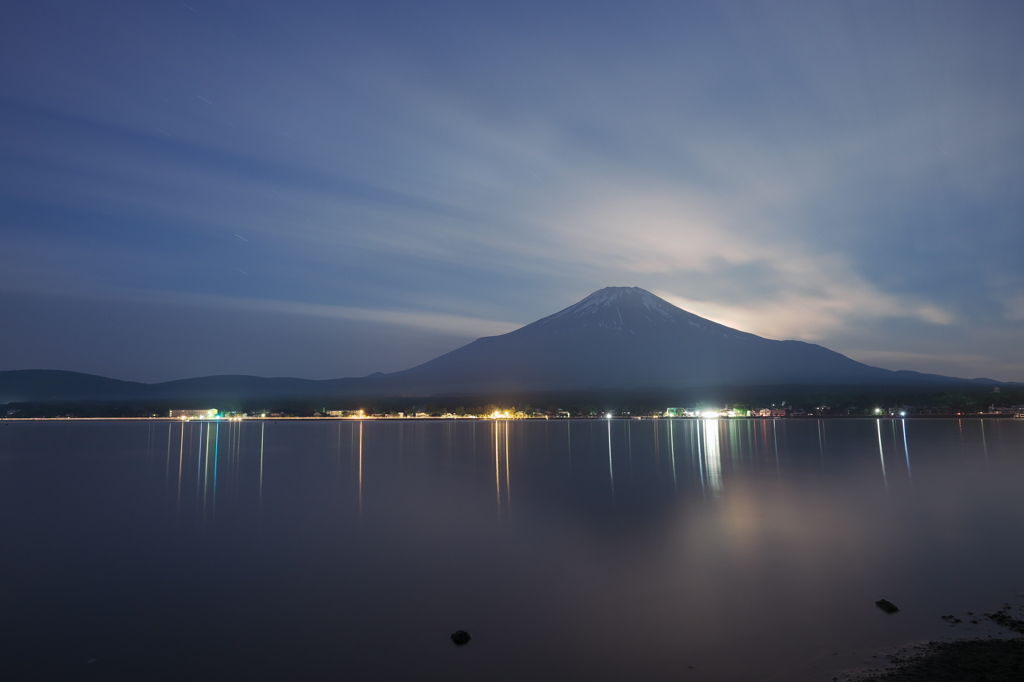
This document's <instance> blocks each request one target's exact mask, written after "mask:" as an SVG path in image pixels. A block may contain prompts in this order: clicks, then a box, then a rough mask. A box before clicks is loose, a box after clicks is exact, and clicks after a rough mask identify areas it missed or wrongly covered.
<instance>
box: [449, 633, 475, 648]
mask: <svg viewBox="0 0 1024 682" xmlns="http://www.w3.org/2000/svg"><path fill="white" fill-rule="evenodd" d="M471 639H473V638H472V637H470V636H469V633H468V632H466V631H465V630H456V631H455V632H453V633H452V641H453V642H455V645H456V646H462V645H463V644H465V643H467V642H468V641H469V640H471Z"/></svg>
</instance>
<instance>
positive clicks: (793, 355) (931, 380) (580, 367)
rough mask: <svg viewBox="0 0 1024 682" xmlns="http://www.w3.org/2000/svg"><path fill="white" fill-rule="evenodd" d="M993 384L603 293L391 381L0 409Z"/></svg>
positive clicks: (82, 392)
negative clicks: (878, 361)
mask: <svg viewBox="0 0 1024 682" xmlns="http://www.w3.org/2000/svg"><path fill="white" fill-rule="evenodd" d="M998 383H1000V382H997V381H994V380H991V379H959V378H956V377H946V376H940V375H935V374H922V373H919V372H908V371H891V370H887V369H881V368H878V367H872V366H870V365H865V364H864V363H861V362H857V361H855V360H852V359H850V358H848V357H846V356H845V355H841V354H840V353H836V352H834V351H831V350H829V349H827V348H824V347H822V346H818V345H815V344H811V343H804V342H802V341H774V340H771V339H765V338H762V337H760V336H755V335H754V334H748V333H746V332H742V331H738V330H735V329H731V328H729V327H726V326H723V325H720V324H717V323H715V322H711V321H710V320H706V319H704V318H702V317H698V316H697V315H694V314H692V313H689V312H687V311H685V310H682V309H681V308H678V307H676V306H674V305H672V304H671V303H668V302H667V301H665V300H663V299H661V298H658V297H657V296H655V295H654V294H652V293H650V292H648V291H645V290H643V289H640V288H638V287H608V288H605V289H601V290H600V291H596V292H594V293H593V294H591V295H590V296H587V297H586V298H584V299H583V300H582V301H580V302H579V303H577V304H575V305H572V306H570V307H568V308H566V309H565V310H561V311H559V312H557V313H555V314H553V315H550V316H548V317H545V318H543V319H541V320H537V321H536V322H533V323H531V324H528V325H526V326H525V327H521V328H520V329H517V330H515V331H512V332H509V333H508V334H502V335H501V336H489V337H484V338H480V339H477V340H476V341H473V342H472V343H469V344H467V345H465V346H462V347H461V348H457V349H455V350H453V351H451V352H450V353H446V354H444V355H442V356H440V357H437V358H435V359H433V360H430V361H428V362H425V363H423V364H421V365H418V366H416V367H412V368H410V369H407V370H403V371H400V372H394V373H391V374H381V373H375V374H372V375H370V376H367V377H362V378H347V379H331V380H325V381H314V380H309V379H296V378H288V377H278V378H263V377H254V376H238V375H235V376H210V377H199V378H194V379H182V380H178V381H168V382H162V383H157V384H143V383H137V382H130V381H118V380H116V379H108V378H105V377H98V376H93V375H89V374H81V373H78V372H64V371H57V370H15V371H6V372H0V404H4V403H11V402H41V401H83V400H96V401H110V400H174V399H180V400H199V399H206V400H211V401H212V400H221V399H228V398H230V399H262V398H311V397H316V396H338V397H342V396H385V395H393V396H432V395H455V394H465V395H496V394H501V393H504V394H507V393H528V392H558V391H589V390H610V389H611V390H642V389H650V390H655V389H675V388H689V387H714V386H764V385H776V384H789V385H797V384H798V385H840V384H841V385H874V386H882V385H905V386H911V385H919V386H927V385H955V384H962V385H971V384H976V385H985V384H989V385H994V384H998Z"/></svg>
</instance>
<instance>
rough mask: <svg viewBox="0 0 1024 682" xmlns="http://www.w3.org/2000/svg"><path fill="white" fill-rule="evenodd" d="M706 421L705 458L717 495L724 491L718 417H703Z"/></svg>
mask: <svg viewBox="0 0 1024 682" xmlns="http://www.w3.org/2000/svg"><path fill="white" fill-rule="evenodd" d="M701 421H702V422H703V423H704V453H705V455H704V458H705V461H706V462H707V470H708V485H709V487H710V488H711V494H712V495H714V496H715V497H717V496H718V495H720V494H721V492H722V452H721V449H720V448H719V444H718V425H719V421H718V420H717V419H702V420H701Z"/></svg>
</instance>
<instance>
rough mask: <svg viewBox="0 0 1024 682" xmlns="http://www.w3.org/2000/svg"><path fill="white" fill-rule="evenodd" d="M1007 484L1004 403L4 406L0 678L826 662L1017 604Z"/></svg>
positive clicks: (642, 671) (712, 674) (744, 669)
mask: <svg viewBox="0 0 1024 682" xmlns="http://www.w3.org/2000/svg"><path fill="white" fill-rule="evenodd" d="M1022 484H1024V420H1013V419H1004V420H983V419H962V420H961V419H916V420H900V419H832V420H829V419H822V420H817V419H807V420H770V419H765V420H755V419H749V420H743V419H741V420H699V419H678V420H671V421H669V420H664V419H660V420H632V421H630V420H618V419H613V420H588V421H555V420H552V421H489V420H487V421H484V420H480V421H471V420H463V421H412V420H409V421H398V420H394V421H388V420H378V421H363V422H360V421H347V420H346V421H336V420H319V421H286V420H281V421H272V420H268V421H246V422H219V423H218V422H187V423H183V422H168V421H137V422H132V421H122V422H119V421H71V420H69V421H49V422H19V421H4V422H0V542H2V548H3V559H2V563H0V579H2V582H0V584H2V586H3V588H2V603H0V624H2V625H0V628H2V631H0V635H2V636H0V652H2V654H0V656H2V662H0V678H3V679H12V680H13V679H17V680H31V679H39V680H52V679H62V680H63V679H71V680H79V679H80V680H92V679H96V680H143V679H145V680H182V679H189V680H223V679H247V680H257V679H267V680H285V679H287V680H338V679H359V680H400V679H405V680H408V679H428V678H436V679H448V680H481V679H487V680H526V679H552V680H555V679H558V680H566V679H585V680H624V679H636V680H744V679H758V680H773V679H774V680H815V679H821V680H831V679H832V675H833V674H835V673H836V672H837V671H838V670H840V669H842V668H843V667H844V666H848V665H853V664H859V663H861V662H863V661H864V660H867V657H869V656H870V654H871V653H872V652H877V651H880V650H884V649H886V648H895V647H897V646H899V645H901V644H904V643H907V642H910V641H914V640H919V639H926V638H936V637H943V636H946V637H949V636H967V635H970V634H971V633H972V632H973V631H974V629H975V626H971V625H970V624H969V623H964V624H963V625H962V626H957V628H951V627H950V626H949V625H948V624H947V623H946V622H944V621H943V620H941V619H940V618H939V616H940V615H942V614H948V613H956V614H959V615H961V617H963V615H962V614H964V613H966V612H967V611H976V612H981V611H985V610H993V609H996V608H999V607H1000V606H1001V605H1002V604H1003V603H1004V602H1013V603H1019V602H1020V595H1021V593H1022V592H1024V542H1021V529H1022V522H1024V495H1022V493H1021V490H1022ZM882 597H884V598H887V599H889V600H890V601H892V602H894V603H895V604H897V605H898V606H899V607H900V609H901V612H900V613H898V614H894V615H887V614H885V613H883V612H882V611H881V610H880V609H878V608H877V607H876V606H875V605H874V602H875V600H877V599H880V598H882ZM977 628H978V631H979V632H981V629H980V626H977ZM460 629H462V630H466V631H468V632H469V633H470V635H471V636H472V641H470V642H469V643H468V644H467V645H465V646H462V647H457V646H455V645H454V644H453V643H452V641H451V640H450V639H449V636H450V635H451V634H452V633H453V632H454V631H456V630H460Z"/></svg>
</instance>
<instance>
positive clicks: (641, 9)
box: [0, 0, 1024, 381]
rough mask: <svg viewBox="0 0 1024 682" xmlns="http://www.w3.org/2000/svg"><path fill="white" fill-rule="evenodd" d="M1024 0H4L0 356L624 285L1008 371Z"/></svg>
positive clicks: (511, 323) (867, 343)
mask: <svg viewBox="0 0 1024 682" xmlns="http://www.w3.org/2000/svg"><path fill="white" fill-rule="evenodd" d="M1021 35H1024V5H1021V4H1020V3H1018V2H1006V3H997V2H981V3H978V2H971V3H968V2H920V3H919V2H898V3H894V2H870V1H868V2H864V1H858V2H825V1H815V2H771V3H766V2H685V3H681V2H633V3H601V2H555V3H551V2H545V3H539V2H537V3H534V2H515V3H512V2H479V1H478V2H428V3H425V2H415V3H413V2H409V3H406V2H342V3H339V2H319V1H309V2H301V1H299V2H278V1H276V0H270V1H266V2H252V1H249V2H222V1H211V2H205V1H200V0H189V2H178V1H176V0H174V1H168V2H157V1H148V2H137V1H134V2H119V1H116V0H115V1H111V2H80V1H71V2H68V1H62V0H57V1H53V2H47V1H45V0H37V1H35V2H19V1H18V0H12V1H11V2H8V3H5V4H4V5H3V8H0V59H2V63H3V65H4V66H3V68H2V69H0V177H2V182H0V316H2V318H0V319H3V320H4V327H5V331H4V333H3V335H2V338H0V369H26V368H53V369H69V370H76V371H84V372H92V373H98V374H104V375H107V376H113V377H117V378H122V379H133V380H141V381H159V380H167V379H175V378H183V377H188V376H198V375H204V374H214V373H217V374H220V373H244V374H258V375H263V376H283V375H287V376H301V377H307V378H334V377H341V376H356V375H364V374H367V373H370V372H373V371H385V372H387V371H395V370H399V369H403V368H406V367H409V366H412V365H415V364H417V363H419V362H422V361H425V360H427V359H430V358H431V357H434V356H436V355H438V354H440V353H442V352H445V351H447V350H451V349H453V348H455V347H457V346H459V345H462V344H463V343H466V342H468V341H470V340H472V339H474V338H477V337H479V336H484V335H491V334H497V333H503V332H505V331H510V330H511V329H514V328H515V327H517V326H521V325H523V324H526V323H529V322H531V321H533V320H535V319H538V318H540V317H543V316H545V315H548V314H550V313H552V312H554V311H556V310H559V309H561V308H563V307H565V306H567V305H570V304H572V303H574V302H575V301H577V300H579V299H580V298H582V297H584V296H586V295H587V294H589V293H590V292H592V291H594V290H595V289H598V288H601V287H604V286H641V287H644V288H646V289H648V290H650V291H652V292H654V293H656V294H658V295H660V296H662V297H664V298H666V299H668V300H670V301H672V302H673V303H676V304H677V305H680V306H681V307H683V308H685V309H687V310H689V311H691V312H693V313H696V314H698V315H703V316H705V317H708V318H710V319H713V320H715V321H717V322H721V323H723V324H728V325H730V326H733V327H736V328H738V329H742V330H744V331H749V332H753V333H756V334H760V335H762V336H766V337H769V338H779V339H801V340H806V341H811V342H815V343H820V344H822V345H825V346H827V347H829V348H832V349H834V350H837V351H839V352H842V353H845V354H847V355H849V356H850V357H853V358H855V359H857V360H861V361H864V362H868V363H870V364H874V365H878V366H881V367H886V368H890V369H914V370H919V371H926V372H935V373H940V374H949V375H955V376H965V377H976V376H987V377H991V378H996V379H1002V380H1016V381H1024V344H1022V340H1024V267H1022V265H1021V264H1022V263H1024V222H1022V218H1024V195H1022V189H1024V69H1022V68H1021V64H1024V41H1021V40H1020V36H1021Z"/></svg>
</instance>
